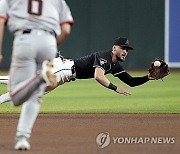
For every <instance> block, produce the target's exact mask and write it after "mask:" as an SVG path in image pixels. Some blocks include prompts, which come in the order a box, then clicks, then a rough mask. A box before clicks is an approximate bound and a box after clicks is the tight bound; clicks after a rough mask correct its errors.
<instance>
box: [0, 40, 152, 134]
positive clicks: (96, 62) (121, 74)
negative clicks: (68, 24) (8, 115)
mask: <svg viewBox="0 0 180 154" xmlns="http://www.w3.org/2000/svg"><path fill="white" fill-rule="evenodd" d="M129 50H133V48H132V47H131V46H130V45H129V42H128V40H127V39H126V38H118V39H116V41H115V43H114V45H113V47H112V50H111V51H106V52H97V53H93V54H91V55H89V56H85V57H82V58H79V59H76V60H71V59H63V58H62V57H58V58H55V59H54V60H53V64H54V67H55V70H54V73H55V75H56V76H57V81H58V85H61V84H63V83H65V82H69V81H72V80H73V81H74V80H76V79H88V78H95V79H96V80H97V81H98V82H99V83H100V84H101V85H102V86H104V87H105V88H108V89H110V90H113V91H114V92H116V93H119V94H123V95H125V96H128V95H131V92H130V91H129V90H126V89H125V88H123V87H120V86H116V85H114V84H113V83H111V82H110V81H109V80H108V79H107V78H106V74H112V75H113V76H114V77H117V78H119V79H120V80H121V81H123V82H124V83H126V84H128V85H129V86H131V87H134V86H138V85H141V84H144V83H146V82H147V81H149V80H153V78H152V77H151V76H150V75H149V74H148V75H145V76H143V77H132V76H131V75H130V74H128V73H127V72H126V71H125V70H124V69H123V67H122V66H121V62H123V61H125V58H126V56H127V54H128V52H129ZM0 81H1V80H0ZM46 90H47V91H48V90H52V89H49V88H48V87H47V89H46ZM4 97H8V93H6V95H4ZM1 98H2V97H0V100H1ZM34 114H35V112H34ZM34 116H35V115H34ZM26 125H29V127H26V128H25V130H24V131H26V132H31V128H32V124H31V123H28V124H26ZM30 126H31V127H30Z"/></svg>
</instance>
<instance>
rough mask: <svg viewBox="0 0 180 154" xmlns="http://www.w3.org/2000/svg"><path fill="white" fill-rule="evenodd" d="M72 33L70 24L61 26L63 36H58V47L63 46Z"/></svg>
mask: <svg viewBox="0 0 180 154" xmlns="http://www.w3.org/2000/svg"><path fill="white" fill-rule="evenodd" d="M70 32H71V25H70V24H69V23H64V24H62V25H61V35H59V36H57V38H56V40H57V45H61V44H62V43H63V42H64V40H65V39H66V38H67V37H68V36H69V34H70Z"/></svg>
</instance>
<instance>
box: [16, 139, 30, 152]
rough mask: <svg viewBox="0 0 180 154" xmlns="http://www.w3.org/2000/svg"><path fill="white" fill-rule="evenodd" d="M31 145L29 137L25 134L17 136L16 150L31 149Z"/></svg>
mask: <svg viewBox="0 0 180 154" xmlns="http://www.w3.org/2000/svg"><path fill="white" fill-rule="evenodd" d="M30 148H31V146H30V144H29V140H28V138H26V137H25V136H18V137H17V138H16V144H15V146H14V149H15V150H30Z"/></svg>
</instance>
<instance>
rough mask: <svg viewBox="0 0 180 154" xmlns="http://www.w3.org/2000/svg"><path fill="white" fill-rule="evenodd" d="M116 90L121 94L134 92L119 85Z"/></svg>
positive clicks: (126, 94) (127, 94)
mask: <svg viewBox="0 0 180 154" xmlns="http://www.w3.org/2000/svg"><path fill="white" fill-rule="evenodd" d="M116 92H117V93H119V94H123V95H125V96H129V95H131V94H132V93H131V92H130V91H129V90H127V89H125V88H122V87H117V89H116Z"/></svg>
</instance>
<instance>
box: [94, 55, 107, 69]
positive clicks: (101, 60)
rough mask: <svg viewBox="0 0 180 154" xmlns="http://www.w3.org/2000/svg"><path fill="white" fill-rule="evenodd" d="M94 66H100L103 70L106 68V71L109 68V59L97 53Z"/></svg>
mask: <svg viewBox="0 0 180 154" xmlns="http://www.w3.org/2000/svg"><path fill="white" fill-rule="evenodd" d="M93 67H94V68H96V67H99V68H101V69H102V70H104V72H106V70H107V60H106V59H104V58H103V57H101V56H100V54H98V53H95V56H94V64H93Z"/></svg>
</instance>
